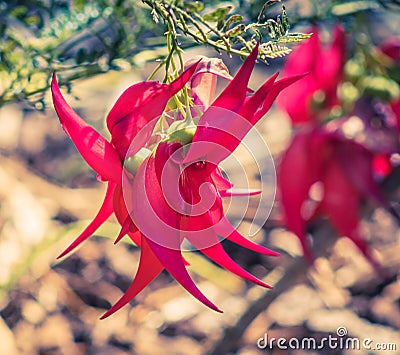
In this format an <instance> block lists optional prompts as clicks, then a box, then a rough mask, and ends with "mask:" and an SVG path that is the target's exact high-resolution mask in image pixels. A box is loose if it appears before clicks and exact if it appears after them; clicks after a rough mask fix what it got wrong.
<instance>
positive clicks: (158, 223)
mask: <svg viewBox="0 0 400 355" xmlns="http://www.w3.org/2000/svg"><path fill="white" fill-rule="evenodd" d="M257 53H258V46H256V47H255V48H254V50H253V51H252V52H251V53H250V55H249V57H248V58H247V59H246V61H245V62H244V64H243V65H242V67H241V68H240V69H239V71H238V73H237V74H236V75H235V76H234V77H233V78H231V77H230V76H229V74H228V73H227V71H225V70H224V69H223V68H222V67H221V63H219V62H217V61H213V60H207V59H204V58H199V60H198V61H197V62H195V63H193V64H192V65H191V66H188V67H187V69H186V70H185V71H184V72H183V73H181V74H180V76H179V77H178V78H177V79H176V80H174V81H173V82H171V83H169V84H161V83H158V82H154V81H145V82H140V83H138V84H135V85H133V86H131V87H129V88H128V89H127V90H125V92H124V93H123V94H122V95H121V96H120V97H119V98H118V100H117V101H116V103H115V105H114V106H113V108H112V109H111V111H110V112H109V114H108V116H107V127H108V130H109V131H110V133H111V140H110V141H107V140H106V139H105V138H104V137H102V136H101V135H100V134H99V133H98V132H96V131H95V130H94V129H93V128H92V127H91V126H89V125H88V124H87V123H86V122H85V121H84V120H83V119H82V118H81V117H79V116H78V115H77V114H76V113H75V112H74V111H73V110H72V109H71V107H70V106H69V105H68V104H67V102H66V101H65V100H64V98H63V96H62V95H61V92H60V90H59V87H58V85H57V81H56V77H55V76H54V77H53V82H52V93H53V101H54V106H55V109H56V111H57V114H58V116H59V118H60V121H61V124H62V126H63V128H64V130H65V132H66V133H67V134H68V135H69V136H70V137H71V139H72V140H73V142H74V143H75V145H76V147H77V148H78V150H79V152H80V153H81V155H82V157H83V158H84V159H85V160H86V162H87V163H88V164H89V165H90V166H91V167H92V168H93V169H94V170H95V171H96V172H97V173H98V174H99V176H100V178H101V180H103V181H106V182H107V183H108V188H107V192H106V196H105V199H104V202H103V204H102V206H101V208H100V210H99V212H98V214H97V215H96V217H95V218H94V219H93V221H92V222H91V223H90V224H89V226H88V227H87V228H86V229H85V230H84V231H83V232H82V233H81V235H79V236H78V237H77V238H76V240H75V241H74V242H73V243H72V244H71V245H70V246H69V247H68V248H67V249H66V250H65V251H64V252H63V253H62V254H61V255H60V256H64V255H65V254H67V253H68V252H70V251H72V250H73V249H74V248H75V247H76V246H78V245H79V244H80V243H82V242H83V241H84V240H86V239H87V238H88V237H89V236H90V235H92V234H93V233H94V232H95V231H96V230H97V228H98V227H99V226H100V225H101V224H102V223H103V222H104V221H105V220H106V219H107V218H108V217H109V216H110V215H111V214H112V213H114V214H115V215H116V217H117V219H118V221H119V223H120V224H121V232H120V234H119V235H118V237H117V241H119V240H120V239H121V238H122V237H124V236H125V235H128V236H129V237H130V238H131V240H132V241H134V242H135V243H136V244H137V245H138V246H140V248H141V254H140V261H139V266H138V269H137V273H136V276H135V278H134V280H133V282H132V284H131V285H130V287H129V288H128V289H127V291H126V293H125V294H124V295H123V296H122V297H121V298H120V299H119V300H118V301H117V302H116V304H115V305H114V306H113V307H112V308H111V309H110V310H109V311H108V312H106V313H105V314H104V315H103V317H102V318H105V317H108V316H109V315H111V314H112V313H114V312H115V311H117V310H118V309H120V308H121V307H122V306H124V305H125V304H127V303H128V302H129V301H130V300H131V299H132V298H133V297H135V296H136V295H137V294H138V293H139V292H141V291H142V290H143V289H144V288H145V287H146V286H147V285H148V284H149V283H150V282H151V281H152V280H153V279H154V278H155V277H157V276H158V275H159V274H160V273H161V271H162V270H164V269H166V270H167V271H168V272H169V273H170V274H171V275H172V276H173V277H174V278H175V279H176V280H177V281H178V282H179V283H180V284H181V285H182V286H183V287H184V288H185V289H186V290H187V291H188V292H190V293H191V294H192V295H193V296H194V297H195V298H197V299H198V300H199V301H200V302H202V303H203V304H205V305H206V306H208V307H210V308H212V309H214V310H216V311H218V312H220V310H219V308H218V307H217V306H216V305H214V304H213V303H212V302H211V301H210V300H209V299H208V298H207V297H206V296H205V295H203V293H202V292H201V291H200V290H199V289H198V288H197V286H196V285H195V284H194V282H193V280H192V279H191V278H190V276H189V274H188V272H187V270H186V268H187V267H188V263H187V262H186V261H185V260H184V258H183V256H182V252H181V248H182V243H183V242H184V241H185V240H187V241H189V242H190V243H192V244H193V245H194V246H195V247H196V248H198V249H199V250H200V251H201V252H202V253H203V254H204V255H206V256H207V257H208V258H210V259H211V260H213V261H214V262H215V263H217V264H219V265H220V266H221V267H223V268H225V269H227V270H229V271H231V272H233V273H235V274H236V275H238V276H240V277H243V278H245V279H246V280H249V281H252V282H254V283H256V284H259V285H262V286H264V287H270V286H269V285H267V284H266V283H264V282H263V281H261V280H259V279H257V278H256V277H254V276H253V275H251V274H249V273H248V272H247V271H245V270H243V269H242V268H241V267H240V266H239V265H237V264H236V263H235V262H234V261H233V260H232V259H231V258H230V257H229V256H228V254H227V253H226V252H225V250H224V248H223V247H222V245H221V243H220V241H219V239H218V238H219V237H222V238H227V239H229V240H231V241H232V242H234V243H237V244H239V245H241V246H243V247H245V248H248V249H251V250H253V251H256V252H259V253H263V254H266V255H277V254H276V253H275V252H273V251H271V250H269V249H267V248H264V247H262V246H260V245H258V244H255V243H253V242H252V241H251V240H249V239H247V238H245V237H244V236H242V235H241V234H239V233H238V232H237V231H236V230H235V229H234V227H233V226H231V224H230V223H229V221H228V220H227V218H226V217H225V215H224V210H223V205H222V197H225V196H235V195H236V194H238V195H242V194H247V195H252V194H254V193H257V191H238V192H236V191H235V189H233V188H232V185H231V183H230V182H229V181H228V180H226V179H225V178H224V177H223V175H222V173H221V171H220V170H219V168H218V164H219V163H220V162H221V161H222V160H223V159H225V158H226V157H227V156H229V155H230V154H231V153H232V152H233V151H234V150H235V148H236V147H237V146H238V145H239V144H240V142H241V139H243V137H244V136H245V135H246V134H247V132H248V131H249V130H250V129H251V128H252V127H253V125H254V124H255V123H257V122H258V121H259V120H260V119H261V117H262V116H264V115H265V114H266V113H267V111H268V110H269V108H270V107H271V105H272V103H273V101H274V100H275V98H276V97H277V95H278V94H279V93H280V92H281V90H283V89H284V88H286V87H287V86H289V85H291V84H292V83H294V82H295V81H297V80H298V79H299V78H301V77H302V75H296V76H292V77H288V78H284V79H282V80H279V81H277V82H275V79H276V77H277V74H276V75H273V76H272V77H271V78H270V79H268V80H267V81H266V82H265V84H264V85H263V86H262V87H260V88H259V89H258V90H257V91H256V92H254V93H253V94H251V95H247V93H248V91H249V90H248V82H249V78H250V75H251V73H252V70H253V67H254V64H255V61H256V58H257ZM221 68H222V69H221ZM214 74H215V75H219V76H222V77H225V78H226V79H228V80H230V82H229V83H228V85H227V86H226V88H225V89H224V90H223V91H222V93H221V94H220V95H219V96H218V97H217V98H216V99H215V100H213V101H212V98H211V95H210V90H211V92H212V91H213V90H214V88H215V85H214V80H215V78H214V77H213V75H214ZM186 84H189V92H190V93H191V95H192V97H193V101H194V102H195V103H197V104H199V105H200V104H201V105H203V106H201V107H199V108H197V107H193V106H192V107H190V108H186V112H185V113H184V114H183V113H182V110H180V113H179V115H180V116H179V118H181V119H180V120H175V121H174V120H173V117H172V115H170V114H169V113H168V112H165V110H166V106H167V104H168V101H169V100H170V98H171V97H172V96H173V95H175V94H177V93H178V92H179V91H180V90H181V89H182V88H184V86H185V85H186ZM203 85H204V86H205V87H206V90H203ZM207 91H208V92H207ZM204 105H205V106H204ZM181 109H182V108H181ZM183 111H185V109H184V108H183ZM185 115H186V117H185ZM193 115H197V117H194V116H193ZM166 123H167V124H169V128H166V129H161V134H155V133H154V132H156V130H157V127H158V126H162V125H163V124H166Z"/></svg>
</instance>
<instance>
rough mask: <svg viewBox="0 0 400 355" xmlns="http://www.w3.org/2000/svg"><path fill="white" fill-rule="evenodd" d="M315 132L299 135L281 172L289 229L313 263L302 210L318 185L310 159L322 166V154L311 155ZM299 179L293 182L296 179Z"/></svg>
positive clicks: (283, 160) (279, 182)
mask: <svg viewBox="0 0 400 355" xmlns="http://www.w3.org/2000/svg"><path fill="white" fill-rule="evenodd" d="M312 134H313V132H303V133H299V134H297V135H296V136H295V137H294V138H293V140H292V142H291V143H290V146H289V147H288V148H287V150H286V152H285V154H284V155H283V157H282V160H281V163H280V166H279V169H278V176H277V177H278V180H277V182H278V187H279V191H280V197H281V203H282V208H283V213H284V216H285V219H286V225H287V227H288V229H289V230H290V231H292V232H293V233H294V234H296V235H297V236H298V237H299V239H300V242H301V244H302V246H303V251H304V255H305V257H306V258H307V259H308V260H309V261H311V260H312V257H311V253H310V249H309V245H308V241H307V237H306V234H305V227H306V222H305V220H304V218H303V216H302V213H301V211H302V206H303V204H304V202H305V201H306V200H307V199H308V196H309V191H310V188H311V186H312V184H313V183H314V182H315V181H316V178H317V177H316V176H315V174H316V172H315V171H313V170H314V168H313V167H312V166H310V156H312V155H314V156H315V162H316V164H318V163H321V162H322V161H321V160H320V159H319V155H320V154H321V153H322V152H321V151H313V152H311V148H310V140H311V137H312ZM294 174H295V176H296V178H293V176H294Z"/></svg>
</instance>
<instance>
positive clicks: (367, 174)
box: [278, 126, 399, 263]
mask: <svg viewBox="0 0 400 355" xmlns="http://www.w3.org/2000/svg"><path fill="white" fill-rule="evenodd" d="M373 164H374V155H373V154H372V153H371V151H369V150H368V149H366V148H365V147H364V146H363V145H361V144H358V143H356V142H354V141H352V140H350V139H347V138H346V137H344V136H343V135H342V134H340V133H338V132H333V131H329V130H328V129H327V127H326V126H322V127H313V128H307V129H304V130H301V131H299V132H298V133H297V134H296V135H295V136H294V138H293V140H292V142H291V144H290V146H289V147H288V149H287V150H286V151H285V153H284V154H283V157H282V160H281V163H280V168H279V171H278V185H279V187H280V198H281V202H282V207H283V212H284V215H285V219H286V225H287V227H288V228H289V230H291V231H292V232H293V233H295V234H296V235H297V236H298V237H299V239H300V241H301V244H302V247H303V251H304V255H305V257H306V258H307V259H308V260H309V261H312V255H311V252H310V248H309V243H308V239H307V236H306V225H307V223H308V222H309V221H310V220H311V219H312V218H313V217H315V216H317V215H321V214H323V215H326V216H327V217H328V219H329V220H330V222H331V223H332V225H333V227H334V228H335V229H336V230H337V232H338V234H339V235H341V236H346V237H348V238H350V239H351V240H352V241H353V242H354V243H355V244H356V245H357V247H358V248H359V249H360V250H361V251H362V252H363V253H364V255H365V256H366V257H367V258H368V259H369V260H371V261H372V262H373V263H375V260H374V258H373V257H372V256H371V254H370V252H369V250H368V248H367V246H366V244H365V242H364V241H363V239H362V237H361V235H360V232H359V220H360V208H361V206H362V203H363V201H364V200H372V201H373V202H375V203H377V204H378V205H380V206H383V207H384V208H386V209H387V210H389V211H390V212H391V213H392V214H393V215H394V216H395V217H396V218H399V216H398V214H397V212H396V211H395V210H394V209H393V208H392V207H391V206H390V205H389V203H388V202H387V200H386V199H385V197H384V196H383V193H382V192H381V190H380V188H379V185H378V184H377V182H376V181H375V180H374V174H373ZM294 176H295V178H294Z"/></svg>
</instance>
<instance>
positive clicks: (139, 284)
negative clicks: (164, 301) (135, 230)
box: [100, 236, 164, 319]
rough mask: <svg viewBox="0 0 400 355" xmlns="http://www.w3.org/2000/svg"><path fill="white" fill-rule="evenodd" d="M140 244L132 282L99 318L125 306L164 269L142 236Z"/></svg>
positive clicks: (105, 316) (103, 317)
mask: <svg viewBox="0 0 400 355" xmlns="http://www.w3.org/2000/svg"><path fill="white" fill-rule="evenodd" d="M141 244H142V249H141V252H140V260H139V267H138V270H137V272H136V276H135V278H134V280H133V282H132V284H131V285H130V286H129V288H128V289H127V290H126V292H125V294H124V295H123V296H122V297H121V298H120V299H119V300H118V301H117V302H116V303H115V304H114V305H113V306H112V307H111V308H110V309H109V310H108V311H107V312H106V313H104V314H103V315H102V316H101V318H100V319H105V318H107V317H109V316H110V315H112V314H113V313H115V312H116V311H118V310H119V309H120V308H122V307H123V306H125V305H126V304H127V303H128V302H129V301H131V300H132V299H133V298H134V297H136V295H137V294H138V293H139V292H141V291H142V290H143V289H144V288H145V287H146V286H147V285H148V284H149V283H150V282H152V281H153V280H154V279H155V278H156V277H157V276H158V275H159V274H160V273H161V271H162V270H163V269H164V268H163V267H162V265H161V264H160V262H159V261H158V259H157V258H156V256H155V255H154V253H153V252H152V250H151V248H150V247H149V245H148V243H147V242H146V239H145V238H143V236H142V243H141Z"/></svg>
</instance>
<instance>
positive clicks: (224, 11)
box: [203, 5, 233, 22]
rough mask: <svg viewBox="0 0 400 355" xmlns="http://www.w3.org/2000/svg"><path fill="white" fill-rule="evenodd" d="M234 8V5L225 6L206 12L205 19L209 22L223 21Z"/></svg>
mask: <svg viewBox="0 0 400 355" xmlns="http://www.w3.org/2000/svg"><path fill="white" fill-rule="evenodd" d="M232 9H233V6H231V5H229V6H225V7H220V8H218V9H216V10H214V11H212V12H210V13H208V14H205V15H204V16H203V20H204V21H209V22H221V21H223V20H224V19H225V17H226V16H227V15H228V14H229V12H231V11H232Z"/></svg>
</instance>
